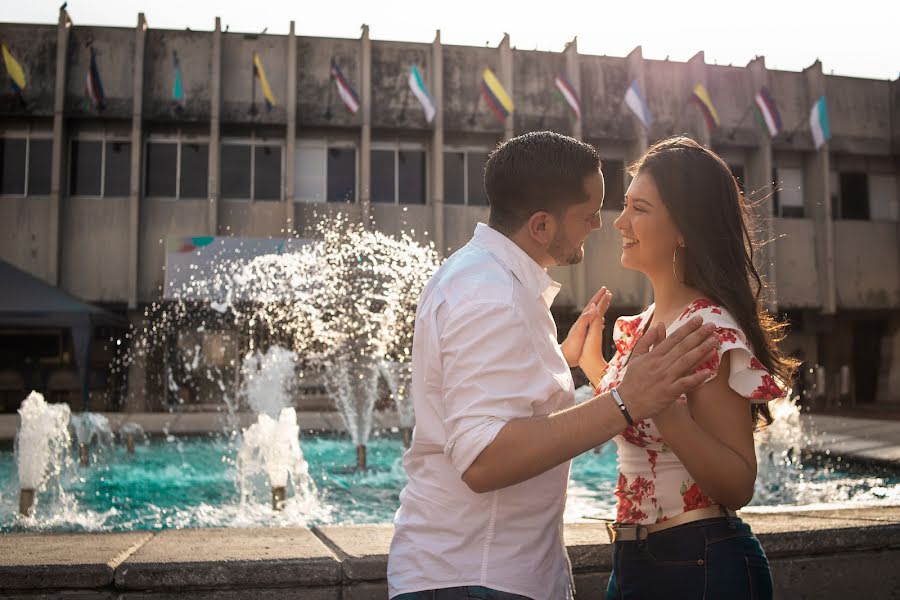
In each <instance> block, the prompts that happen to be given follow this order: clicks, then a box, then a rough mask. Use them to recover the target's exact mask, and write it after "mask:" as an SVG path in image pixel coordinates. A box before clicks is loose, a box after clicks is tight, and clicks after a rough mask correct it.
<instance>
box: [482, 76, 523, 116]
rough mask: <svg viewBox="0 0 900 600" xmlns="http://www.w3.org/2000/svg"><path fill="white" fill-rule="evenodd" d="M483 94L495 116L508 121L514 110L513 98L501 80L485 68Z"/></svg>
mask: <svg viewBox="0 0 900 600" xmlns="http://www.w3.org/2000/svg"><path fill="white" fill-rule="evenodd" d="M481 94H482V95H483V96H484V101H485V102H487V105H488V107H489V108H490V109H491V110H492V111H493V112H494V115H496V117H497V118H498V119H499V120H501V121H504V120H506V117H508V116H509V115H510V114H511V113H512V112H513V111H514V110H515V106H513V101H512V98H510V97H509V94H507V93H506V90H505V89H503V86H502V85H501V84H500V80H499V79H497V76H496V75H494V72H493V71H491V70H490V69H489V68H487V67H485V69H484V72H483V73H482V74H481Z"/></svg>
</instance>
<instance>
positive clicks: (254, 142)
mask: <svg viewBox="0 0 900 600" xmlns="http://www.w3.org/2000/svg"><path fill="white" fill-rule="evenodd" d="M224 146H249V147H250V196H249V197H248V198H225V196H224V194H223V193H222V148H223V147H224ZM259 146H269V147H272V148H275V147H277V148H278V151H279V153H280V162H281V166H280V169H281V176H280V177H279V182H278V198H273V199H271V200H268V199H264V200H257V199H256V148H257V147H259ZM286 155H287V152H285V148H284V138H262V137H257V136H256V135H251V136H250V137H234V136H229V137H223V138H222V139H221V140H220V141H219V190H218V191H219V197H220V198H221V199H222V200H226V201H228V202H250V203H256V202H284V199H285V181H286V180H285V172H286V168H285V166H286V163H285V161H286V160H287V156H286ZM179 157H180V154H179ZM179 186H180V182H179ZM179 189H180V188H179ZM208 193H209V188H208V187H207V194H208Z"/></svg>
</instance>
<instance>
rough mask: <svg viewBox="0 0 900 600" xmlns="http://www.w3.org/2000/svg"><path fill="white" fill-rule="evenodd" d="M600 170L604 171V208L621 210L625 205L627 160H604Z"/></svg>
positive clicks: (601, 162)
mask: <svg viewBox="0 0 900 600" xmlns="http://www.w3.org/2000/svg"><path fill="white" fill-rule="evenodd" d="M600 170H601V171H602V172H603V186H604V191H603V208H604V210H614V211H616V212H621V211H622V209H623V208H624V207H625V162H624V161H621V160H617V159H610V160H603V161H600Z"/></svg>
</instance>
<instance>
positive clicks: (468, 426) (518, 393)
mask: <svg viewBox="0 0 900 600" xmlns="http://www.w3.org/2000/svg"><path fill="white" fill-rule="evenodd" d="M630 174H631V175H632V176H633V180H632V182H631V185H630V186H629V188H628V191H627V193H626V195H625V199H624V209H623V211H622V213H621V214H620V215H619V216H618V218H617V219H616V220H615V223H614V224H613V226H614V227H615V228H616V230H617V231H618V232H619V233H620V234H621V236H622V240H623V244H622V254H621V263H622V265H623V266H624V267H626V268H629V269H636V270H638V271H640V272H641V273H643V274H644V275H645V276H646V277H647V278H648V279H649V280H650V282H651V284H652V286H653V292H654V298H655V302H654V304H651V305H650V306H649V307H647V309H646V310H644V312H642V313H641V314H639V315H636V316H631V317H622V318H620V319H618V320H617V321H616V322H615V324H614V326H613V327H614V329H613V332H612V337H613V341H614V343H615V348H616V352H615V355H614V356H613V357H612V359H611V360H610V361H609V362H608V363H607V362H606V361H605V360H604V358H603V355H602V351H601V350H602V344H601V340H602V337H603V329H604V326H605V314H606V311H607V309H608V308H609V306H610V302H611V299H612V295H611V293H610V292H609V291H607V290H606V289H605V288H601V289H600V290H599V291H598V292H597V294H596V295H595V296H594V297H593V298H592V299H591V300H590V302H589V303H588V306H587V307H586V308H585V310H584V312H582V314H581V315H580V317H579V318H578V320H577V321H576V323H575V324H574V325H573V327H572V328H571V331H570V332H569V335H568V337H567V338H566V340H565V341H564V342H563V343H562V344H559V343H558V342H557V331H556V325H555V323H554V320H553V318H552V316H551V313H550V306H551V304H552V303H553V300H554V298H555V296H556V295H557V293H558V292H559V289H560V286H559V284H557V283H555V282H554V281H553V280H552V279H551V278H550V276H549V275H548V274H547V271H546V270H547V268H548V267H551V266H557V265H563V266H564V265H573V264H576V263H579V262H581V260H582V259H583V258H584V241H585V239H586V238H587V236H588V235H589V234H590V233H591V232H593V231H594V230H597V229H599V228H600V227H601V225H602V223H601V212H600V210H601V207H602V204H603V197H604V183H603V176H602V174H601V170H600V158H599V156H598V155H597V153H596V151H595V150H594V149H593V148H592V147H591V146H589V145H587V144H584V143H582V142H579V141H577V140H575V139H572V138H569V137H566V136H562V135H558V134H554V133H550V132H537V133H530V134H526V135H523V136H520V137H517V138H513V139H511V140H509V141H507V142H505V143H504V144H502V145H500V146H499V147H498V148H497V149H496V150H495V151H494V152H493V153H492V154H491V156H490V158H489V160H488V162H487V164H486V166H485V172H484V185H485V190H486V193H487V196H488V200H489V203H490V218H489V221H488V224H486V225H485V224H479V225H478V226H477V228H476V229H475V233H474V236H473V238H472V240H471V241H470V242H469V243H468V244H467V245H466V246H464V247H463V248H462V249H461V250H459V251H458V252H456V253H455V254H454V255H453V256H451V257H450V258H449V259H448V260H447V261H446V262H445V263H444V264H443V266H442V267H441V268H440V269H439V270H438V271H437V273H436V274H435V275H434V276H433V277H432V279H431V280H430V282H429V283H428V285H427V286H426V288H425V290H424V292H423V293H422V296H421V298H420V301H419V305H418V311H417V314H416V330H415V338H414V342H413V362H412V369H413V384H412V396H413V401H414V406H415V414H416V428H415V432H414V435H413V440H412V445H411V447H410V449H409V450H408V451H407V452H406V453H405V454H404V457H403V465H404V468H405V469H406V471H407V473H408V475H409V481H408V484H407V485H406V487H405V488H404V489H403V491H402V492H401V494H400V508H399V510H398V511H397V515H396V518H395V533H394V538H393V541H392V544H391V550H390V556H389V562H388V584H389V588H390V590H389V593H390V597H391V598H392V599H393V600H420V599H421V600H424V599H429V600H431V599H433V600H457V599H467V598H478V599H482V600H523V599H525V600H527V599H531V600H563V599H567V598H571V597H572V596H573V594H574V585H573V582H572V576H571V568H570V565H569V561H568V556H567V553H566V547H565V542H564V540H563V511H564V508H565V502H566V487H567V483H568V478H569V464H570V461H571V459H572V458H574V457H576V456H578V455H579V454H581V453H583V452H586V451H588V450H590V449H592V448H594V447H596V446H599V445H600V444H603V443H605V442H607V441H608V440H610V439H612V440H614V441H615V443H616V445H617V446H618V466H619V476H618V483H617V485H616V489H615V495H616V497H617V500H618V504H617V516H616V522H615V523H611V524H610V525H609V527H608V529H609V535H610V538H611V541H612V542H613V544H614V546H613V568H612V574H611V577H610V581H609V586H608V591H607V596H606V597H607V598H610V599H617V598H623V599H624V598H641V599H653V598H690V599H693V598H697V599H699V598H728V599H738V598H771V596H772V579H771V574H770V571H769V566H768V562H767V560H766V556H765V553H764V552H763V549H762V547H761V546H760V545H759V542H758V541H757V539H756V537H754V535H753V533H752V532H751V531H750V528H749V526H748V525H747V524H745V523H743V522H742V521H741V519H740V518H739V517H738V516H737V515H736V514H735V511H736V510H737V509H739V508H741V507H743V506H744V505H746V504H747V503H748V502H749V501H750V499H751V497H752V495H753V486H754V481H755V479H756V457H755V452H754V445H753V430H754V428H755V427H757V426H760V425H764V424H766V423H767V422H769V421H770V420H771V416H770V414H769V410H768V407H767V402H769V401H771V400H775V399H778V398H780V397H781V396H783V395H784V383H783V382H787V381H789V380H790V377H791V375H792V369H793V365H792V363H791V362H790V360H789V359H787V358H785V357H784V356H783V355H782V353H781V352H780V350H779V349H778V346H777V342H778V341H779V340H780V337H781V336H782V326H781V325H780V324H779V323H778V322H776V321H774V320H773V319H772V318H771V317H770V316H769V315H768V314H767V313H766V312H765V310H764V309H763V308H762V306H761V304H760V300H759V296H760V290H761V289H762V287H763V286H762V282H761V280H760V277H759V275H758V274H757V271H756V269H755V268H754V265H753V241H752V239H751V236H750V234H749V231H750V225H751V223H750V213H749V210H748V206H747V203H746V200H745V199H744V197H743V195H742V194H741V192H740V189H739V188H738V186H737V184H736V182H735V179H734V177H733V176H732V174H731V171H730V169H729V168H728V166H727V165H726V164H725V163H724V162H723V161H722V159H721V158H719V157H718V156H717V155H715V154H714V153H713V152H711V151H710V150H708V149H707V148H705V147H703V146H701V145H699V144H697V143H696V142H694V141H693V140H691V139H689V138H685V137H677V138H670V139H667V140H664V141H661V142H659V143H657V144H655V145H654V146H653V147H651V148H650V149H649V150H648V151H647V152H646V154H645V155H644V156H643V157H642V158H641V159H640V160H639V161H638V162H637V163H635V164H634V165H633V166H632V167H631V168H630ZM610 259H612V257H610ZM574 367H580V368H581V369H582V370H583V371H584V373H585V375H587V377H588V379H589V380H590V382H591V385H592V386H593V388H594V391H595V395H594V397H593V398H592V399H590V400H588V401H586V402H583V403H581V404H578V405H576V404H575V400H574V384H573V381H572V377H571V371H570V369H571V368H574Z"/></svg>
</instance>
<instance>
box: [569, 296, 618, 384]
mask: <svg viewBox="0 0 900 600" xmlns="http://www.w3.org/2000/svg"><path fill="white" fill-rule="evenodd" d="M611 301H612V294H611V293H610V292H609V290H607V289H606V286H604V287H602V288H600V290H599V291H598V292H597V293H596V294H594V297H593V298H591V299H590V300H589V301H588V303H587V306H586V307H585V309H584V311H583V312H582V313H581V315H579V317H578V320H576V321H575V324H574V325H572V328H571V329H569V335H567V336H566V339H565V341H564V342H563V343H562V344H560V349H561V350H562V353H563V356H564V357H566V363H567V364H568V365H569V366H570V367H575V366H578V365H579V363H580V362H581V360H582V353H583V352H584V349H585V342H586V341H587V340H588V330H589V328H594V327H597V326H599V327H598V329H597V331H599V332H600V338H601V339H602V337H603V325H604V322H605V321H604V319H605V316H606V311H607V310H609V303H610V302H611ZM595 336H596V333H595V334H594V335H593V336H591V340H593V339H594V337H595ZM596 350H597V352H599V353H600V359H601V360H603V353H602V352H600V351H601V350H602V348H600V347H599V345H598V347H597V349H596ZM592 351H593V349H592ZM604 368H605V367H604ZM589 376H590V375H589Z"/></svg>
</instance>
